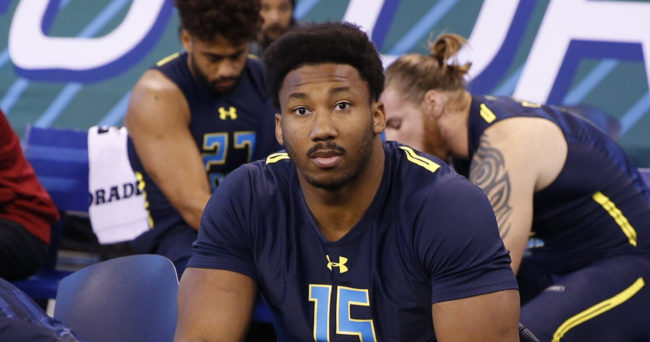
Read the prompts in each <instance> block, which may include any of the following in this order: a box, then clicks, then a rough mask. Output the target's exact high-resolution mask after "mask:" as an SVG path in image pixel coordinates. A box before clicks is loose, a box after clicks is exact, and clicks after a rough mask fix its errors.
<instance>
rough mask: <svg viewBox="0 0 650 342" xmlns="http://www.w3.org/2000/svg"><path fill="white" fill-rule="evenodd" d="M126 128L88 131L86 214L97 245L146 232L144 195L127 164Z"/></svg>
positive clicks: (146, 215)
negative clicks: (88, 202) (88, 200)
mask: <svg viewBox="0 0 650 342" xmlns="http://www.w3.org/2000/svg"><path fill="white" fill-rule="evenodd" d="M126 140H127V132H126V128H125V127H122V128H117V127H106V126H102V127H97V126H93V127H91V128H90V129H89V130H88V163H89V164H88V172H89V175H88V187H89V189H88V191H89V193H90V206H89V208H88V214H89V216H90V223H91V225H92V228H93V231H94V232H95V235H97V239H98V240H99V243H101V244H110V243H117V242H123V241H127V240H132V239H133V238H135V237H136V236H138V235H140V234H141V233H143V232H145V231H147V230H149V226H148V224H147V217H148V213H147V211H146V209H145V204H144V196H143V193H142V191H141V190H139V189H138V182H137V179H136V177H135V174H134V172H133V169H131V164H130V163H129V157H128V152H127V148H126Z"/></svg>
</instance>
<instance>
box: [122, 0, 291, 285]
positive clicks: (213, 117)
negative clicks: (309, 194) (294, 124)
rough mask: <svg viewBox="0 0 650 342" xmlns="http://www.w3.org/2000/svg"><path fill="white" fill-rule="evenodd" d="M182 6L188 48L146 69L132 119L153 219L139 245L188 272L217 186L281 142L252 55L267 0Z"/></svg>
mask: <svg viewBox="0 0 650 342" xmlns="http://www.w3.org/2000/svg"><path fill="white" fill-rule="evenodd" d="M176 7H177V8H178V13H179V15H180V20H181V30H180V38H181V42H182V44H183V48H184V50H185V51H184V52H181V53H176V54H174V55H171V56H169V57H167V58H164V59H162V60H161V61H159V62H158V63H156V65H155V66H154V67H153V68H151V69H150V70H148V71H147V72H145V74H144V75H143V76H142V78H140V80H139V81H138V83H137V84H136V85H135V88H134V89H133V93H132V94H131V99H130V102H129V107H128V111H127V114H126V118H125V125H126V127H127V128H128V131H129V143H128V148H129V157H130V159H131V164H132V166H133V168H134V170H135V171H136V173H137V176H138V179H139V180H140V186H141V187H142V189H143V190H144V192H145V196H146V197H145V198H146V201H147V210H148V211H149V213H150V219H149V225H150V228H151V229H150V231H148V232H146V233H144V234H142V235H141V236H139V237H138V238H136V239H135V240H134V241H133V242H132V244H131V245H132V247H133V249H134V250H135V252H138V253H156V254H161V255H164V256H166V257H168V258H170V259H171V260H172V261H173V262H174V264H175V265H176V269H177V271H178V274H179V276H180V275H181V274H182V272H183V270H184V269H185V264H186V263H187V260H188V259H189V257H190V255H191V252H192V243H193V242H194V240H195V239H196V234H197V230H198V229H199V220H200V218H201V214H202V212H203V209H204V207H205V204H206V203H207V201H208V198H209V197H210V194H211V193H212V189H213V188H215V187H217V186H218V184H219V182H220V181H221V180H222V179H223V177H224V176H225V175H226V174H228V173H229V172H230V171H232V170H234V169H235V168H237V167H238V166H239V165H241V164H243V163H246V162H250V161H252V160H256V159H260V158H263V157H265V156H266V155H268V154H269V153H272V152H275V151H276V150H277V149H278V148H279V145H278V144H277V142H276V141H275V139H274V135H273V113H275V109H274V108H273V106H272V105H271V100H270V97H269V96H268V95H267V92H266V89H265V88H264V78H263V71H262V64H261V63H260V62H259V61H257V60H255V59H251V58H248V45H249V43H250V42H251V40H253V39H254V38H255V36H256V34H257V32H258V30H259V27H260V24H261V22H262V18H261V17H260V14H259V12H260V1H259V0H176Z"/></svg>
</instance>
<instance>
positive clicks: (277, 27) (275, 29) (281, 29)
mask: <svg viewBox="0 0 650 342" xmlns="http://www.w3.org/2000/svg"><path fill="white" fill-rule="evenodd" d="M286 30H287V28H286V27H284V26H282V25H280V24H278V23H274V24H271V25H269V26H268V27H267V28H265V29H264V32H280V33H282V32H284V31H286Z"/></svg>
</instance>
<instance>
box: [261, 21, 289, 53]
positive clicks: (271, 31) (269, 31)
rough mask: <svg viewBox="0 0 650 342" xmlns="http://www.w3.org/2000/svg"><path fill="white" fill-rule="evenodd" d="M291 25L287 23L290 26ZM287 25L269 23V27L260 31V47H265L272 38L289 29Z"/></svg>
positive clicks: (271, 41) (274, 38)
mask: <svg viewBox="0 0 650 342" xmlns="http://www.w3.org/2000/svg"><path fill="white" fill-rule="evenodd" d="M290 26H291V25H289V27H290ZM289 27H284V26H282V25H280V24H278V23H275V24H271V25H269V27H267V28H265V29H264V30H263V31H262V41H261V44H262V47H264V48H267V47H268V46H269V45H271V43H273V41H274V40H276V39H278V37H280V36H281V35H282V34H283V33H285V32H287V31H288V30H289Z"/></svg>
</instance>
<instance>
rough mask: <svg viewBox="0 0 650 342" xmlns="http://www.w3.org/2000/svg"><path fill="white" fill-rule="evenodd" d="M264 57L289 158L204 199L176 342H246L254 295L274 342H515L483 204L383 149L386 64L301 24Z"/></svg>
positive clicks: (508, 273)
mask: <svg viewBox="0 0 650 342" xmlns="http://www.w3.org/2000/svg"><path fill="white" fill-rule="evenodd" d="M264 63H265V70H266V76H267V78H266V81H267V87H268V89H269V94H270V95H271V97H272V99H273V101H274V103H275V105H276V106H277V107H278V108H279V113H277V114H276V115H275V132H276V137H277V140H278V141H279V142H280V143H281V144H282V145H283V146H284V147H285V148H286V151H287V152H282V153H275V154H272V155H270V156H269V157H268V158H267V159H266V160H260V161H257V162H254V163H249V164H246V165H243V166H241V167H240V168H238V169H237V170H235V171H233V172H232V173H231V174H230V175H229V176H228V177H227V178H226V179H225V180H224V182H223V184H222V185H221V186H220V187H219V188H217V190H216V191H215V192H214V194H213V195H212V197H211V198H210V201H209V202H208V205H207V206H206V208H205V212H204V214H203V218H202V219H201V229H200V230H199V237H198V239H197V242H196V244H195V249H194V254H193V255H192V258H191V259H190V261H189V263H188V268H187V270H186V271H185V274H184V275H183V278H182V279H181V283H180V287H179V312H178V325H177V328H176V336H175V341H239V340H241V339H242V337H243V336H244V333H245V331H246V326H247V324H248V323H249V321H250V318H251V314H252V310H253V304H254V300H255V292H256V290H259V291H260V293H261V294H262V295H263V297H264V299H265V300H266V302H267V303H268V306H269V308H270V309H271V311H272V313H273V318H274V323H275V328H276V332H277V336H278V339H279V340H280V341H323V342H325V341H331V342H336V341H365V342H368V341H408V342H415V341H434V340H436V339H437V340H438V341H518V329H517V319H518V316H519V296H518V292H517V286H516V281H515V278H514V275H513V273H512V270H511V269H510V259H509V257H508V254H507V252H506V251H505V249H504V247H503V243H502V242H501V239H500V238H499V234H498V228H497V223H496V219H495V217H494V213H493V212H492V210H491V208H490V204H489V202H488V200H487V198H486V197H485V194H484V193H483V192H482V191H481V190H480V189H479V188H478V187H476V186H474V185H472V184H471V183H470V182H469V181H467V180H466V179H465V178H463V177H461V176H459V175H457V174H456V173H455V172H453V170H452V169H451V168H450V167H449V166H447V165H446V164H444V163H443V162H442V161H441V160H439V159H437V158H435V157H432V156H429V155H426V154H422V153H419V152H416V151H414V150H413V149H411V148H409V147H407V146H404V145H400V144H398V143H395V142H390V143H382V141H381V137H380V133H381V132H382V131H383V130H384V126H385V117H384V109H383V105H382V104H381V102H379V96H380V94H381V92H382V90H383V87H384V75H383V67H382V64H381V60H380V59H379V54H378V53H377V50H376V49H375V46H374V45H373V44H372V42H370V40H369V39H368V36H367V35H366V34H365V33H364V32H363V31H362V30H360V29H359V28H358V27H357V26H354V25H352V24H347V23H323V24H307V25H304V26H301V27H298V28H295V29H293V30H291V31H289V32H287V33H286V34H284V35H282V36H281V37H280V38H278V40H276V41H275V42H274V43H273V44H271V46H270V47H269V48H268V49H267V50H266V52H265V55H264ZM468 207H471V208H472V212H471V215H467V211H466V210H467V208H468Z"/></svg>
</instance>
